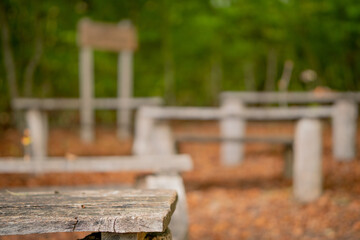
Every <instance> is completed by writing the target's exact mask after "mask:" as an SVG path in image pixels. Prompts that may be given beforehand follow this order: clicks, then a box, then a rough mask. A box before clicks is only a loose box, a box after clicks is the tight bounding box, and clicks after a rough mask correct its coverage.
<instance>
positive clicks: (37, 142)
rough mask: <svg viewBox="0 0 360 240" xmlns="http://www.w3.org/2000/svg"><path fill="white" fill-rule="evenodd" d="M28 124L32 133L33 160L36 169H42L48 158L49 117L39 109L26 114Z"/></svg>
mask: <svg viewBox="0 0 360 240" xmlns="http://www.w3.org/2000/svg"><path fill="white" fill-rule="evenodd" d="M26 122H27V126H28V128H29V131H30V140H31V145H30V146H31V159H32V160H34V164H35V169H40V168H41V164H42V161H44V160H45V159H46V156H47V135H48V132H47V117H46V113H42V112H40V110H38V109H30V110H28V111H27V112H26Z"/></svg>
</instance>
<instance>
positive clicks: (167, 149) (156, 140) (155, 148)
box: [150, 121, 176, 155]
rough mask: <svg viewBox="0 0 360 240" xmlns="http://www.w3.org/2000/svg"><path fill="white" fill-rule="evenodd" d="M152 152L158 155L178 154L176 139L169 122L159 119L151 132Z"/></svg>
mask: <svg viewBox="0 0 360 240" xmlns="http://www.w3.org/2000/svg"><path fill="white" fill-rule="evenodd" d="M151 135H152V136H151V141H150V144H151V152H152V154H156V155H173V154H176V147H175V139H174V137H173V134H172V132H171V129H170V126H169V124H167V123H166V122H163V121H157V122H156V123H155V124H154V129H153V131H152V134H151Z"/></svg>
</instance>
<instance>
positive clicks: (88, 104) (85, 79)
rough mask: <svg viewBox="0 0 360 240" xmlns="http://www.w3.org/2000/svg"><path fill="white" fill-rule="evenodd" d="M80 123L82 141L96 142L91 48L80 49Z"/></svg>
mask: <svg viewBox="0 0 360 240" xmlns="http://www.w3.org/2000/svg"><path fill="white" fill-rule="evenodd" d="M79 67H80V71H79V73H80V99H81V100H80V123H81V134H80V135H81V139H82V140H83V141H84V142H92V141H93V140H94V110H93V103H92V100H93V91H94V90H93V88H94V86H93V85H94V62H93V51H92V49H91V48H89V47H81V49H80V63H79Z"/></svg>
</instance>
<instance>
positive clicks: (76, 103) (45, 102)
mask: <svg viewBox="0 0 360 240" xmlns="http://www.w3.org/2000/svg"><path fill="white" fill-rule="evenodd" d="M92 101H93V107H94V108H96V109H104V110H106V109H109V110H111V109H121V108H129V109H134V108H138V107H140V106H144V105H145V106H152V105H161V104H162V99H161V98H159V97H148V98H129V99H118V98H95V99H93V100H92ZM13 106H14V107H15V108H16V109H31V108H37V109H41V110H64V109H66V110H77V109H79V108H80V99H78V98H16V99H14V100H13Z"/></svg>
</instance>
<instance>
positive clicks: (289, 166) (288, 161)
mask: <svg viewBox="0 0 360 240" xmlns="http://www.w3.org/2000/svg"><path fill="white" fill-rule="evenodd" d="M284 161H285V162H284V177H285V178H287V179H291V178H292V177H293V161H294V152H293V146H292V144H291V145H290V144H289V145H288V144H287V145H285V149H284Z"/></svg>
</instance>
